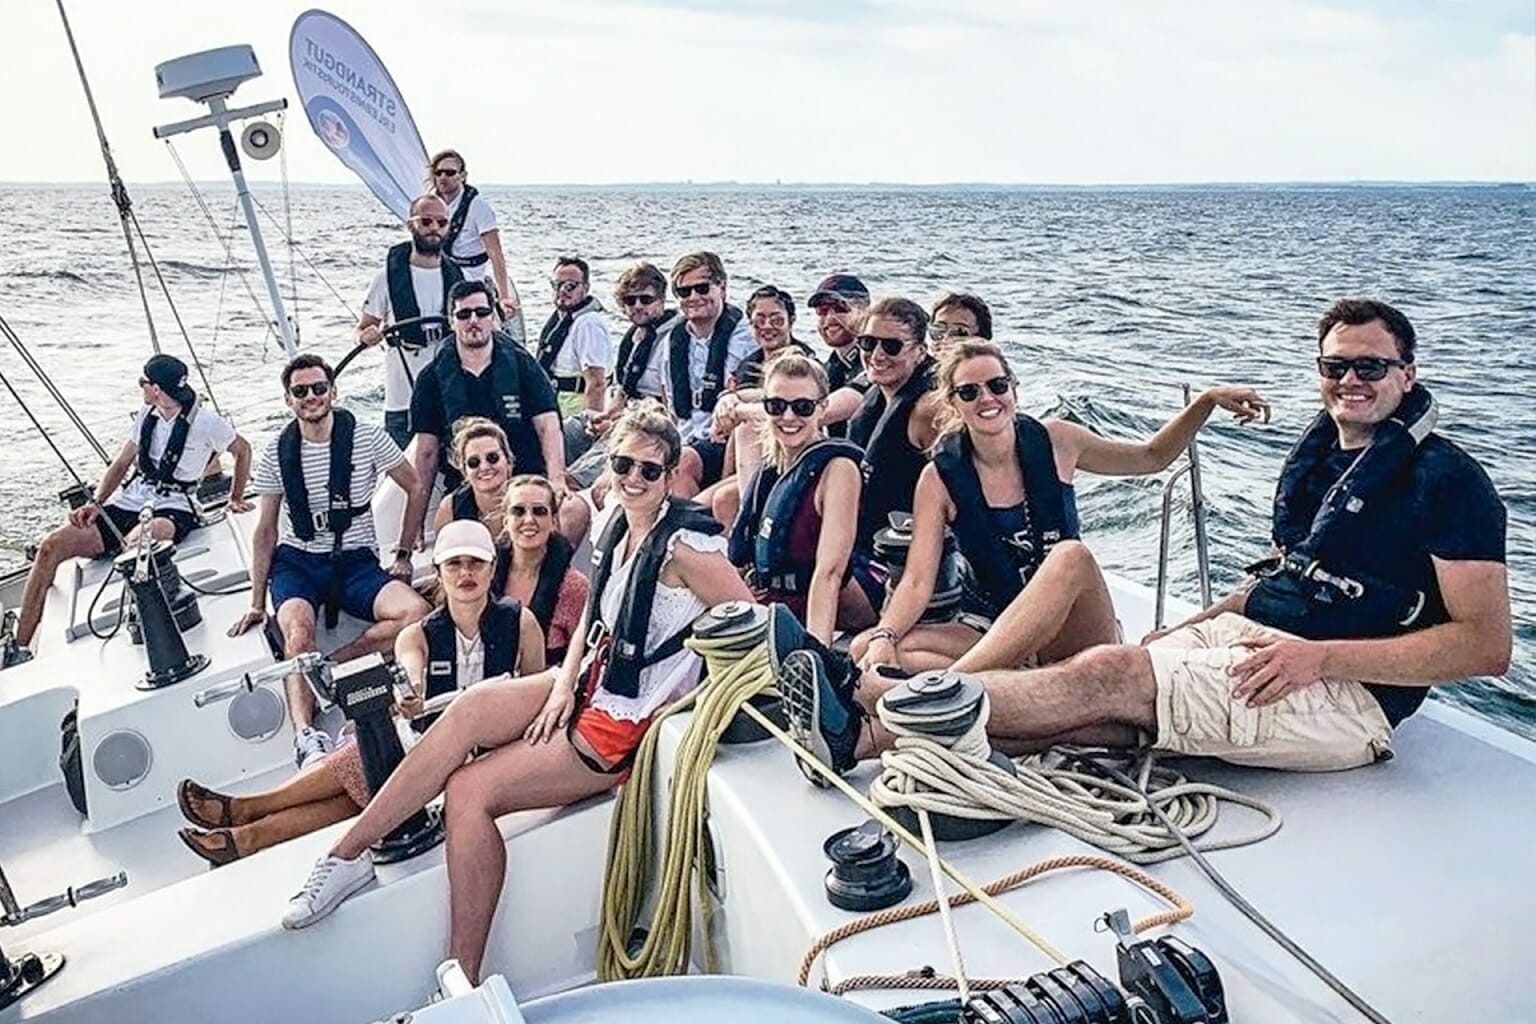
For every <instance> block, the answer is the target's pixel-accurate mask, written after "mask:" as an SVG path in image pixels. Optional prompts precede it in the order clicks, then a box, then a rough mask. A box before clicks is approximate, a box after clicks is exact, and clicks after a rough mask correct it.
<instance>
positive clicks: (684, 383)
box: [667, 306, 741, 423]
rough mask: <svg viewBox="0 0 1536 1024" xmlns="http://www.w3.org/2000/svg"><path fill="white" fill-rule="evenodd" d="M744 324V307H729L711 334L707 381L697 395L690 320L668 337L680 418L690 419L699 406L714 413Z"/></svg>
mask: <svg viewBox="0 0 1536 1024" xmlns="http://www.w3.org/2000/svg"><path fill="white" fill-rule="evenodd" d="M739 323H741V310H739V309H737V308H736V307H735V306H726V307H725V308H724V309H722V310H721V311H720V319H719V320H716V321H715V331H714V333H713V334H711V335H710V336H709V354H708V355H707V356H706V357H705V359H704V384H703V386H702V387H701V388H700V389H699V392H698V394H694V391H693V382H692V380H691V379H690V378H689V376H688V350H689V349H690V348H692V347H693V335H692V334H689V333H688V321H687V320H683V321H681V322H679V323H678V325H677V326H676V327H674V328H672V333H671V334H670V335H668V337H667V372H668V374H669V376H670V377H671V380H672V412H673V413H675V414H676V416H677V418H678V419H680V420H682V421H684V422H685V423H686V422H687V421H688V419H689V418H690V417H692V416H693V412H694V410H695V409H697V410H699V411H700V412H714V411H715V403H716V402H718V401H719V400H720V393H721V392H722V391H724V390H725V362H726V359H727V358H728V357H729V356H730V354H731V335H732V334H735V333H736V325H737V324H739Z"/></svg>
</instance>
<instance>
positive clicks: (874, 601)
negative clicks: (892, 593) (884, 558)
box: [848, 551, 887, 615]
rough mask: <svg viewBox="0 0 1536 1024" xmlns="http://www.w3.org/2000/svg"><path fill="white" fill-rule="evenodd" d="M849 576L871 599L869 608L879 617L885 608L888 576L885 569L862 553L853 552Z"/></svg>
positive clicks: (849, 564) (849, 563)
mask: <svg viewBox="0 0 1536 1024" xmlns="http://www.w3.org/2000/svg"><path fill="white" fill-rule="evenodd" d="M848 576H849V578H851V579H852V580H853V581H854V582H855V583H857V584H858V585H859V589H860V590H862V591H864V596H865V597H866V598H868V599H869V606H870V607H871V608H873V609H874V610H875V614H876V615H879V614H880V611H881V609H883V608H884V607H885V581H886V579H887V574H886V571H885V567H884V566H882V565H879V564H878V563H876V562H875V561H874V559H872V558H870V557H869V556H868V555H866V554H865V553H864V552H862V551H855V552H853V556H852V557H851V558H850V559H849V560H848Z"/></svg>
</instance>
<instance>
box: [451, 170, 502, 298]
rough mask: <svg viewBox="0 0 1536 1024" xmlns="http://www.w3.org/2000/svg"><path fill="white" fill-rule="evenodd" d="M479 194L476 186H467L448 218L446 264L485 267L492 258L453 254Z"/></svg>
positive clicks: (487, 255) (485, 254)
mask: <svg viewBox="0 0 1536 1024" xmlns="http://www.w3.org/2000/svg"><path fill="white" fill-rule="evenodd" d="M479 194H480V190H479V189H477V188H475V186H473V185H465V186H464V191H463V193H462V194H461V195H460V196H459V205H458V207H457V208H456V209H455V210H454V211H453V216H452V217H450V218H448V230H447V232H446V233H445V234H444V235H443V259H444V262H446V263H453V264H456V265H457V266H460V267H479V266H484V265H485V262H486V261H487V260H489V259H490V258H491V255H490V253H487V252H481V253H478V254H476V255H474V256H464V257H459V256H455V255H454V254H453V246H454V243H456V242H457V241H458V240H459V235H461V234H463V233H464V221H465V220H466V219H467V218H468V217H469V205H470V204H471V203H473V202H474V201H475V196H477V195H479ZM444 294H447V293H446V292H445V293H444Z"/></svg>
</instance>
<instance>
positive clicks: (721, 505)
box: [710, 476, 741, 530]
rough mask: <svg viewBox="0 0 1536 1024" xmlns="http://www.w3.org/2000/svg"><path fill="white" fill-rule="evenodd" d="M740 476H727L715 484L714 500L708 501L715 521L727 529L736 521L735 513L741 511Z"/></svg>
mask: <svg viewBox="0 0 1536 1024" xmlns="http://www.w3.org/2000/svg"><path fill="white" fill-rule="evenodd" d="M740 479H741V478H740V477H734V476H733V477H728V478H726V479H725V480H722V481H720V482H719V483H718V484H716V485H715V496H714V500H713V501H711V502H710V512H711V513H713V515H714V517H715V521H716V522H718V523H720V524H721V525H722V526H724V527H725V528H726V529H727V530H729V529H730V528H731V527H732V526H733V525H735V523H736V513H738V512H740V511H741V488H740V487H739V486H738V481H739V480H740Z"/></svg>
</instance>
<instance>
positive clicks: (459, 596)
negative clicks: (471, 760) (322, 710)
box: [176, 519, 544, 867]
mask: <svg viewBox="0 0 1536 1024" xmlns="http://www.w3.org/2000/svg"><path fill="white" fill-rule="evenodd" d="M495 559H496V548H495V544H494V543H493V542H492V540H491V532H490V531H489V530H487V529H486V528H485V526H484V524H482V523H479V522H476V521H474V520H470V519H465V520H457V521H454V522H451V523H448V524H447V525H446V526H444V527H443V529H442V530H441V531H440V532H439V533H438V535H437V545H436V548H435V550H434V552H433V556H432V560H433V561H434V562H435V563H436V564H437V568H438V583H439V590H440V597H439V600H438V605H437V607H436V608H435V609H434V610H433V611H432V612H431V613H429V614H428V615H427V616H426V617H425V618H424V619H422V620H421V621H420V622H417V623H413V624H411V625H409V626H407V627H406V628H405V629H403V630H401V631H400V635H399V636H398V637H396V639H395V657H396V659H398V660H399V662H400V665H401V666H402V667H403V668H404V669H405V671H406V675H407V676H408V677H409V678H410V681H411V687H412V689H413V690H414V693H413V695H412V696H411V697H409V698H407V699H405V700H402V701H401V704H400V711H401V713H402V714H403V715H404V716H406V717H408V718H415V717H416V716H417V715H418V714H419V713H420V711H421V706H422V702H423V700H427V699H431V698H433V697H437V696H439V695H441V694H444V693H448V692H450V691H452V690H454V689H460V690H462V689H465V688H466V687H469V686H473V685H474V684H476V683H479V682H481V681H483V680H485V679H488V678H493V677H497V676H500V677H510V676H513V675H517V674H519V673H528V672H541V671H543V669H544V634H543V631H542V630H541V629H540V628H539V623H538V620H537V619H535V618H534V616H533V613H532V612H530V611H528V610H527V609H526V608H523V607H521V606H520V605H519V604H518V603H517V602H516V601H510V600H506V599H500V598H495V597H493V595H492V594H491V576H492V563H493V562H494V561H495ZM430 724H431V723H430V721H428V720H426V719H422V720H417V721H413V722H412V723H411V727H412V728H413V729H415V730H416V731H417V732H418V733H420V732H423V731H425V729H426V728H427V726H428V725H430ZM319 764H320V767H319V768H317V769H314V770H309V771H304V772H300V773H299V774H298V775H296V776H295V777H294V778H292V779H290V780H289V781H288V782H286V783H284V784H283V785H281V786H279V787H277V788H276V789H273V790H269V791H267V792H265V793H257V794H255V795H253V796H238V797H237V796H228V795H226V794H223V793H218V792H215V791H214V790H211V789H208V788H206V787H204V786H201V785H199V784H198V783H196V782H193V781H192V780H191V779H183V780H182V783H181V785H180V786H179V787H178V788H177V793H176V796H177V801H178V803H180V805H181V810H182V813H183V814H184V815H185V816H186V818H187V820H188V821H191V822H192V823H193V824H194V825H197V826H199V827H198V828H184V829H182V830H181V831H180V832H179V833H178V835H180V837H181V840H182V842H184V843H186V844H187V847H188V848H189V849H191V850H192V852H194V853H196V854H197V855H198V856H200V857H202V858H203V859H205V860H207V861H208V862H209V863H211V864H213V865H214V866H215V867H218V866H219V865H222V864H228V863H229V862H230V861H232V860H236V859H238V858H240V857H245V856H249V855H250V854H252V853H255V852H256V851H257V850H264V849H266V848H267V847H269V846H274V845H276V844H277V843H281V842H285V841H287V840H289V839H293V838H295V837H297V836H302V835H307V834H308V833H310V832H313V831H315V830H316V829H320V828H324V827H325V826H327V825H331V824H334V823H335V822H338V821H343V820H345V819H347V818H350V817H352V816H353V815H355V814H356V813H357V812H358V811H359V810H360V809H361V808H363V807H364V806H366V805H367V803H368V800H369V799H370V797H371V796H372V795H373V794H371V793H370V792H369V791H368V784H367V781H366V780H365V779H364V777H363V763H362V758H361V757H360V756H359V754H358V747H357V744H356V743H347V744H345V745H344V746H342V747H340V748H338V749H337V750H335V751H333V752H332V753H330V754H328V755H326V757H325V758H324V759H323V760H322V761H320V762H319Z"/></svg>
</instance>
